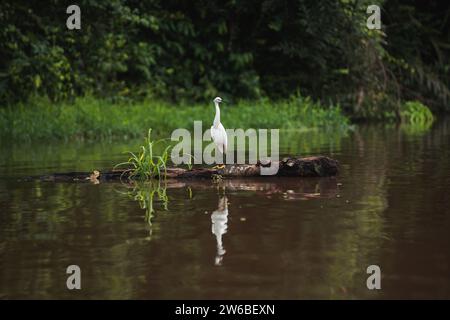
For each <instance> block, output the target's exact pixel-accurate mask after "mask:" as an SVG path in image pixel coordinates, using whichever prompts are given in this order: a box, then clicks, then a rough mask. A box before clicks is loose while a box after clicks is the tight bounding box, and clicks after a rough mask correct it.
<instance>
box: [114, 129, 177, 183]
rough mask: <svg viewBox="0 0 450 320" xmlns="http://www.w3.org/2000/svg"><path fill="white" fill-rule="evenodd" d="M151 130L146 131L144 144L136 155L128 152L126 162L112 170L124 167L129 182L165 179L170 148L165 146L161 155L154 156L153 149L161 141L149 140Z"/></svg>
mask: <svg viewBox="0 0 450 320" xmlns="http://www.w3.org/2000/svg"><path fill="white" fill-rule="evenodd" d="M151 133H152V129H149V130H148V135H147V137H146V138H145V144H144V145H143V146H141V148H140V151H139V153H138V154H135V153H133V152H129V154H130V157H129V158H128V160H127V161H125V162H122V163H119V164H117V165H116V166H115V167H114V168H118V167H121V166H125V167H126V169H125V172H124V173H128V178H129V179H130V180H135V179H140V180H148V179H153V178H165V177H166V172H167V166H166V164H167V161H168V159H169V151H170V148H171V146H170V145H169V146H167V147H166V148H165V149H164V151H163V152H162V153H161V154H159V155H158V154H155V153H154V152H153V147H154V146H155V145H156V144H157V143H159V142H162V141H163V139H161V140H157V141H153V140H152V138H151Z"/></svg>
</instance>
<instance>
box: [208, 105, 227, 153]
mask: <svg viewBox="0 0 450 320" xmlns="http://www.w3.org/2000/svg"><path fill="white" fill-rule="evenodd" d="M221 102H222V98H220V97H217V98H215V99H214V105H215V106H216V116H215V117H214V122H213V125H212V127H211V138H212V139H213V141H214V143H215V144H216V146H217V149H218V150H219V151H220V153H222V154H226V153H227V145H228V138H227V132H226V131H225V128H224V127H223V125H222V124H221V123H220V108H219V103H221Z"/></svg>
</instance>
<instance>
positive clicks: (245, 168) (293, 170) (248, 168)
mask: <svg viewBox="0 0 450 320" xmlns="http://www.w3.org/2000/svg"><path fill="white" fill-rule="evenodd" d="M278 165H279V170H278V172H277V174H276V175H275V176H279V177H330V176H335V175H336V174H337V172H338V166H339V163H338V161H336V160H334V159H331V158H328V157H325V156H317V157H308V158H292V157H288V158H284V159H282V160H280V161H279V164H278ZM263 166H270V162H266V163H261V162H258V163H257V164H254V165H251V164H245V165H226V166H225V168H223V169H214V168H193V169H191V170H188V169H183V168H177V167H175V168H168V169H167V174H166V178H167V179H211V178H212V177H213V176H214V175H220V176H222V177H224V178H244V177H273V176H262V175H261V174H260V172H261V167H263ZM36 178H37V179H39V180H42V181H77V182H83V181H93V182H106V181H117V180H126V179H127V178H128V171H126V170H112V171H102V172H99V171H94V172H66V173H54V174H50V175H45V176H40V177H30V178H29V179H36ZM156 178H158V177H156Z"/></svg>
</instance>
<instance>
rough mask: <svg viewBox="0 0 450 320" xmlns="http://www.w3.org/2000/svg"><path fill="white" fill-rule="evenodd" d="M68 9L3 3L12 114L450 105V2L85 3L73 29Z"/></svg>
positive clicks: (384, 110) (0, 52) (51, 3)
mask: <svg viewBox="0 0 450 320" xmlns="http://www.w3.org/2000/svg"><path fill="white" fill-rule="evenodd" d="M69 4H71V3H70V2H68V1H58V0H48V1H44V2H43V1H38V2H30V1H25V0H14V1H13V0H3V1H2V5H1V7H0V25H1V26H2V27H1V28H0V106H1V107H5V106H6V105H14V104H15V103H17V102H21V101H26V100H27V99H28V97H30V96H36V95H38V96H47V97H49V99H51V101H56V102H59V101H66V100H70V99H73V98H74V97H77V96H80V95H81V96H82V95H85V94H88V95H89V94H92V95H94V96H99V97H107V98H110V99H113V100H117V101H123V100H128V99H136V98H138V99H139V98H142V99H144V98H148V97H150V98H156V99H162V100H164V101H178V102H180V101H181V102H183V101H187V102H192V101H209V100H210V99H211V98H212V97H214V96H216V95H221V96H225V97H226V96H231V97H233V98H236V99H237V98H245V99H254V98H260V97H270V98H272V99H273V98H277V99H278V98H280V97H282V98H284V97H285V96H289V95H291V94H292V93H293V92H296V91H297V90H301V92H302V93H303V94H304V95H306V96H311V97H312V98H313V99H314V100H315V101H321V103H322V104H340V105H341V106H343V108H344V110H345V111H346V112H347V113H349V114H352V115H353V116H355V117H364V118H368V117H384V115H385V114H391V113H392V112H394V113H395V114H396V116H397V117H398V118H400V109H401V105H402V100H420V101H422V102H425V103H426V104H427V105H429V106H430V107H434V108H435V109H436V108H438V107H441V108H442V107H446V106H447V102H448V100H447V99H448V97H449V91H448V85H449V81H450V80H449V74H450V72H449V70H450V62H449V57H450V46H449V34H450V31H449V19H448V16H449V13H450V9H449V7H448V6H447V4H446V3H445V1H443V2H441V3H439V2H437V3H435V2H431V3H428V2H427V3H424V2H423V1H419V0H416V1H408V0H385V1H382V0H376V1H373V0H370V1H369V0H360V1H357V0H324V1H316V0H296V1H292V0H280V1H273V0H263V1H261V0H246V1H235V0H227V1H218V0H208V1H206V0H196V1H174V0H164V1H163V0H150V1H134V0H107V1H106V0H99V1H91V0H80V1H78V2H77V4H78V5H79V6H80V8H81V11H82V14H81V16H82V19H81V20H82V28H81V30H67V28H66V19H67V17H68V15H67V14H66V13H65V9H66V7H67V6H68V5H69ZM369 4H379V5H381V6H382V8H383V11H382V23H383V29H382V30H379V31H377V30H368V29H367V27H366V20H367V17H368V14H367V13H366V9H367V6H368V5H369ZM330 102H331V103H330ZM19 108H21V107H19ZM36 112H37V113H38V112H40V111H36ZM64 112H66V111H64V110H62V111H60V112H58V115H57V117H63V115H61V113H64ZM43 113H44V114H46V111H45V110H44V111H43ZM278 113H279V112H278ZM274 114H276V113H274ZM35 116H36V117H38V119H39V118H42V116H41V115H38V114H36V115H35ZM112 116H114V112H113V114H112ZM94 118H95V116H94ZM96 120H98V119H96ZM48 121H52V120H51V119H48ZM87 121H90V120H87ZM114 121H115V120H114V119H112V120H111V121H110V122H114ZM64 125H65V124H64ZM71 127H72V126H71ZM94 127H95V126H94ZM24 130H25V129H24ZM33 130H35V129H31V131H33ZM111 130H114V129H111ZM35 131H39V130H35ZM49 132H54V131H52V130H50V131H49ZM102 132H103V131H102ZM72 134H80V133H79V132H76V130H74V131H73V132H72ZM83 134H87V135H93V134H95V133H94V132H87V133H83Z"/></svg>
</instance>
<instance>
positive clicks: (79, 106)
mask: <svg viewBox="0 0 450 320" xmlns="http://www.w3.org/2000/svg"><path fill="white" fill-rule="evenodd" d="M214 112H215V111H214V105H213V104H212V102H210V103H209V104H207V105H189V106H188V105H174V104H168V103H165V102H157V101H149V100H145V101H141V102H136V103H128V102H122V103H115V104H112V103H110V102H109V101H108V100H100V99H96V98H92V97H91V98H77V99H75V101H74V102H73V103H68V102H61V103H56V104H55V103H51V102H50V101H48V100H47V99H41V98H39V99H34V100H33V102H32V103H30V104H27V105H24V104H22V103H20V104H18V105H17V106H14V107H7V108H3V109H0V137H3V138H5V139H6V138H10V139H14V140H36V139H61V140H65V139H72V138H80V139H84V138H86V139H98V138H111V137H120V138H121V139H123V138H132V137H141V136H142V135H143V134H144V133H145V132H146V131H147V129H148V128H152V129H153V132H154V133H156V134H157V135H158V136H167V135H168V134H170V132H171V131H172V130H173V129H176V128H187V129H189V130H190V129H192V128H193V122H194V121H195V120H199V121H203V127H204V129H206V128H209V127H210V125H211V124H212V120H213V118H214ZM222 123H223V124H224V126H225V127H226V128H296V129H302V128H303V129H310V128H314V127H322V128H323V127H325V126H335V127H336V126H338V127H347V126H348V119H347V118H346V117H345V116H344V115H343V114H342V112H341V110H340V108H339V107H326V108H325V107H322V106H320V105H318V104H317V103H314V102H313V101H312V100H311V99H309V98H302V97H296V96H293V97H292V98H290V99H288V100H284V101H278V102H274V103H272V102H270V101H268V100H259V101H247V100H243V101H240V102H237V103H234V104H229V105H224V106H222Z"/></svg>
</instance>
